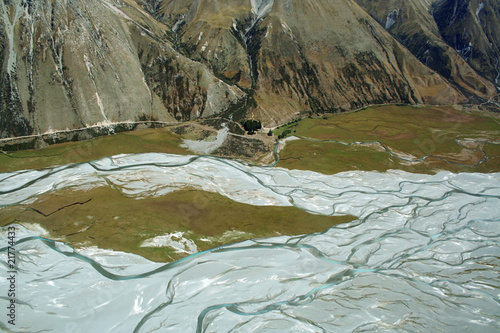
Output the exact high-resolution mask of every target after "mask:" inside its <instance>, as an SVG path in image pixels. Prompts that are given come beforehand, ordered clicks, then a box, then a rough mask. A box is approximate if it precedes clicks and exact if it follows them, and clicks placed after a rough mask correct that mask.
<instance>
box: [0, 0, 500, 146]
mask: <svg viewBox="0 0 500 333" xmlns="http://www.w3.org/2000/svg"><path fill="white" fill-rule="evenodd" d="M391 1H392V3H393V4H394V5H398V6H403V5H402V4H404V2H403V1H400V3H399V4H397V1H398V0H391ZM376 2H377V1H371V2H370V1H366V3H363V1H361V0H360V3H361V4H362V5H365V8H368V10H369V11H370V8H369V6H368V5H367V3H376ZM415 2H416V1H415ZM439 6H441V7H439ZM443 6H444V7H443ZM446 6H447V4H446V3H443V4H440V5H436V9H435V12H434V17H436V16H438V15H439V13H440V11H439V9H440V8H443V9H442V10H445V8H447V7H446ZM374 8H375V7H374ZM391 8H392V7H391ZM398 8H399V7H398ZM471 8H475V7H471ZM491 8H493V9H494V8H495V7H494V6H493V7H492V6H490V5H488V6H484V8H483V9H482V10H481V11H479V16H480V17H483V16H482V15H490V14H488V13H490V11H491V10H493V9H491ZM469 9H470V8H469ZM380 10H381V11H380V12H384V10H382V9H380ZM470 10H472V9H470ZM470 10H469V11H470ZM385 12H387V10H385ZM420 12H421V13H424V12H425V13H424V14H425V15H424V14H422V17H418V18H415V19H414V21H418V22H419V24H420V26H421V28H422V29H424V28H425V27H427V28H428V29H430V31H431V32H429V33H428V34H424V35H422V36H423V37H421V38H423V40H424V39H425V38H428V39H429V43H430V45H434V44H432V43H435V44H436V45H437V44H439V47H442V49H443V50H444V51H443V52H441V51H439V52H437V53H436V55H435V56H434V55H433V56H431V57H430V58H429V59H431V60H429V61H426V58H425V56H422V55H421V54H420V53H419V52H417V51H415V50H414V49H413V48H412V46H411V43H405V39H404V38H399V37H398V39H399V42H398V41H397V40H396V39H395V38H394V37H393V36H392V35H391V33H394V32H393V31H392V30H391V29H389V30H390V32H391V33H390V32H388V31H387V30H386V29H384V26H381V25H380V24H379V23H378V22H377V20H378V21H379V22H382V18H380V19H379V18H378V17H377V16H376V15H374V14H373V13H372V12H371V11H370V14H372V15H373V16H374V17H375V18H376V19H377V20H376V19H374V18H373V17H372V16H370V15H368V13H367V12H366V11H365V10H364V9H363V8H362V7H361V6H359V5H358V4H357V3H356V2H355V1H353V0H308V1H292V0H163V1H161V0H88V1H65V0H36V1H35V0H2V1H1V2H0V54H1V56H0V68H1V71H0V80H1V86H0V98H1V99H0V132H1V134H0V136H1V137H2V138H5V137H12V136H21V135H29V134H37V133H44V132H47V131H55V130H61V129H66V128H69V129H73V128H81V127H85V126H88V125H93V124H99V123H101V124H111V123H116V122H125V121H138V120H158V121H167V122H168V121H183V120H189V119H195V118H198V117H207V116H212V115H215V114H221V115H223V116H230V115H232V116H233V118H234V119H236V120H238V119H242V118H245V117H253V118H258V119H260V120H262V121H263V122H264V124H266V125H275V124H279V123H282V122H285V121H287V120H288V119H290V118H291V117H293V116H294V115H295V114H297V113H299V112H303V111H305V112H316V113H321V112H337V111H343V110H349V109H354V108H358V107H361V106H364V105H368V104H380V103H409V104H419V103H429V104H454V103H463V102H467V98H466V97H465V96H464V93H465V94H466V95H467V96H468V97H470V96H473V95H480V96H482V97H486V98H491V97H492V96H493V95H494V94H495V93H496V92H495V88H494V86H493V84H492V83H491V82H489V81H488V80H487V79H492V76H493V75H494V72H491V73H489V74H488V72H487V70H486V69H485V68H486V67H487V65H484V66H483V67H484V69H483V70H482V71H481V72H480V73H481V74H482V75H484V76H485V77H486V79H485V78H483V77H481V76H480V75H478V74H477V73H476V71H475V70H474V69H473V67H474V68H476V66H479V65H476V62H477V61H479V60H477V61H476V60H474V61H476V62H474V61H472V60H471V59H476V58H478V57H472V56H470V57H469V59H468V61H469V62H470V63H471V66H472V67H471V66H469V65H467V63H466V62H465V60H463V58H461V57H460V56H458V53H457V52H455V51H454V50H453V49H452V48H451V47H449V46H447V44H446V43H445V42H444V41H442V40H441V39H439V38H437V37H435V36H439V34H443V36H447V35H450V36H451V35H452V34H453V32H452V31H453V29H452V28H450V26H451V27H454V26H455V24H457V23H456V22H465V23H463V24H469V23H467V22H468V21H463V20H455V21H453V22H451V23H450V24H448V25H446V24H444V25H437V24H436V23H435V21H434V18H433V17H432V15H431V14H430V11H429V9H427V11H420ZM384 15H387V13H385V14H384ZM482 20H484V21H486V19H483V18H482ZM396 22H399V21H398V19H397V18H396ZM382 23H383V25H385V23H386V22H382ZM471 24H472V23H471ZM396 26H397V24H396V23H395V24H394V27H396ZM488 27H489V29H490V30H491V31H490V32H489V33H486V32H485V34H486V35H487V36H488V38H495V36H494V34H495V32H494V31H493V30H494V29H495V26H493V23H491V24H490V25H489V26H488ZM456 29H459V28H456ZM395 35H396V36H397V34H395ZM433 36H434V37H433ZM469 37H470V36H464V37H463V39H464V40H466V39H467V38H469ZM433 38H434V39H433ZM410 39H411V38H410ZM400 42H402V43H404V44H405V45H407V47H408V49H407V48H406V47H405V46H403V45H402V44H400ZM460 43H462V42H460ZM460 45H462V44H460ZM494 45H496V44H494ZM495 47H496V46H495ZM492 48H493V46H492ZM409 50H410V51H412V52H413V53H414V54H415V55H416V56H417V57H418V58H419V59H420V60H421V61H419V60H418V59H417V57H415V56H414V55H413V54H412V53H411V52H410V51H409ZM493 50H494V52H496V49H493ZM488 52H489V51H488ZM424 53H425V52H424ZM486 54H488V55H489V54H490V53H486ZM446 55H447V56H446ZM443 59H444V60H443ZM440 61H441V62H443V61H444V62H445V63H446V64H447V66H448V67H450V70H449V73H448V74H447V72H446V71H443V70H442V68H441V67H443V66H440V65H439V64H440ZM491 61H493V60H491V59H490V62H491ZM426 65H427V66H429V67H426ZM434 70H435V71H437V72H439V73H440V74H441V75H440V74H438V73H436V72H435V71H434ZM493 79H494V78H493ZM456 87H462V88H463V89H462V91H459V90H457V88H456Z"/></svg>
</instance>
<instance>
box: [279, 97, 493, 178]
mask: <svg viewBox="0 0 500 333" xmlns="http://www.w3.org/2000/svg"><path fill="white" fill-rule="evenodd" d="M286 130H289V132H291V134H290V135H296V136H299V137H302V138H309V139H313V140H314V141H310V140H305V139H302V140H295V141H290V142H287V144H286V147H285V148H284V149H283V150H282V151H281V153H280V156H281V160H280V162H279V164H278V166H282V167H285V168H290V169H303V170H315V171H319V172H322V173H326V174H333V173H337V172H341V171H347V170H367V171H370V170H376V171H386V170H388V169H402V170H406V171H409V172H420V173H429V172H435V171H438V170H449V171H453V172H494V171H500V159H499V157H500V145H498V144H494V143H495V142H498V141H499V140H500V124H499V121H498V117H497V118H493V117H490V116H484V115H481V114H479V113H466V112H463V111H457V110H455V109H453V108H452V107H411V106H396V105H394V106H380V107H371V108H369V109H366V110H363V111H358V112H352V113H345V114H339V115H334V116H332V117H323V118H319V119H304V120H302V121H300V122H297V123H292V124H290V125H287V126H283V127H281V128H279V129H276V130H275V131H274V134H275V135H280V134H281V133H283V132H284V131H286ZM455 139H458V140H459V141H458V142H459V143H461V144H462V145H463V146H462V145H460V144H459V143H457V142H456V141H455ZM460 139H462V141H460ZM464 139H472V140H476V141H483V142H473V141H465V140H464ZM337 141H339V142H343V143H356V142H366V143H367V144H361V145H360V144H352V145H343V144H341V143H339V142H337ZM378 142H380V143H382V144H383V146H382V145H381V144H380V143H378ZM384 146H385V148H384ZM464 146H465V147H464ZM386 149H388V150H389V151H390V152H391V153H392V154H393V155H395V156H397V157H402V158H405V159H408V160H413V161H415V160H418V159H420V158H422V157H424V156H429V157H427V158H426V159H424V160H423V161H421V162H409V161H405V160H402V159H400V158H397V157H392V156H391V155H390V154H389V153H388V152H387V151H386ZM483 152H484V153H486V159H485V160H483V158H484V154H483ZM480 162H481V163H480ZM477 163H480V164H479V165H477V166H475V167H473V165H475V164H477Z"/></svg>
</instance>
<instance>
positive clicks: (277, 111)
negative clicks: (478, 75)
mask: <svg viewBox="0 0 500 333" xmlns="http://www.w3.org/2000/svg"><path fill="white" fill-rule="evenodd" d="M139 3H141V4H143V5H144V6H145V8H147V9H148V10H149V11H150V12H151V13H152V15H154V16H155V17H156V18H158V19H159V20H160V21H161V22H163V23H165V24H166V25H167V26H169V27H171V29H172V31H174V33H175V39H176V40H177V41H178V45H179V47H180V48H181V49H182V51H183V52H184V53H185V54H186V56H188V57H191V58H193V59H196V60H198V61H201V62H203V63H205V64H207V66H208V67H210V68H212V69H213V70H214V73H216V75H218V76H219V77H221V78H223V79H224V80H227V81H228V82H231V83H233V84H236V85H238V86H239V87H241V88H242V89H244V90H246V91H247V92H249V94H251V96H252V98H254V99H255V102H256V107H255V108H254V110H253V112H252V114H253V116H254V117H258V118H260V119H263V120H264V121H265V122H267V123H270V124H276V123H279V122H280V121H281V119H283V117H290V116H292V115H293V114H294V113H296V112H297V111H301V110H311V111H315V112H332V111H342V110H349V109H353V108H357V107H361V106H363V105H367V104H378V103H412V104H415V103H457V102H463V101H465V99H464V97H463V96H462V95H461V94H460V93H458V92H457V91H455V90H454V89H453V88H452V87H451V86H450V85H449V84H448V82H446V80H443V79H442V78H441V77H440V76H439V75H437V74H436V73H434V72H433V71H432V70H429V69H428V68H426V67H425V66H424V65H423V64H421V63H420V62H419V61H418V60H417V59H416V58H415V57H414V56H413V55H412V54H411V53H410V52H408V51H407V50H406V49H405V48H404V47H403V46H401V45H400V44H399V43H398V42H396V41H395V40H394V39H393V38H392V37H391V36H390V35H389V34H388V33H387V32H386V31H385V30H384V29H383V28H381V27H380V26H379V25H378V24H377V22H375V20H373V19H372V18H371V17H370V16H369V15H367V14H366V13H365V12H364V11H363V10H362V8H360V7H359V6H358V5H357V4H356V3H354V2H352V1H345V0H342V1H340V0H315V1H300V2H294V1H287V0H276V1H269V0H267V1H266V0H264V1H234V2H233V1H229V0H217V1H207V0H198V1H192V0H171V1H163V2H158V1H139ZM210 4H212V7H211V6H210ZM210 8H211V9H210ZM217 8H224V9H225V10H223V11H219V10H217Z"/></svg>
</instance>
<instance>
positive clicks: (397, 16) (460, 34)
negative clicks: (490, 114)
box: [357, 0, 500, 99]
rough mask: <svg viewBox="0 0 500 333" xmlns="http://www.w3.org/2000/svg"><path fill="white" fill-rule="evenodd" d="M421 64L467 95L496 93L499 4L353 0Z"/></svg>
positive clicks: (451, 0)
mask: <svg viewBox="0 0 500 333" xmlns="http://www.w3.org/2000/svg"><path fill="white" fill-rule="evenodd" d="M357 2H358V3H359V4H360V5H361V6H362V7H363V8H364V9H366V11H367V12H368V13H369V14H370V15H372V16H373V17H374V18H375V19H376V20H377V21H378V22H379V23H380V24H381V25H382V26H384V27H385V28H386V29H387V30H388V31H389V32H390V33H391V34H393V36H395V37H396V39H397V40H398V41H399V42H401V43H402V44H403V45H405V46H406V47H407V48H408V49H409V50H410V51H411V52H412V53H413V54H414V55H415V56H416V57H417V58H418V59H419V60H420V61H421V62H422V63H424V64H425V65H426V66H428V67H429V68H431V69H433V70H435V71H436V72H438V73H439V74H441V75H442V76H443V77H445V78H446V79H448V80H449V81H450V82H452V83H454V84H456V85H457V86H458V87H460V89H461V90H462V91H463V92H464V93H466V94H467V95H468V96H471V94H472V95H478V96H480V97H483V98H486V99H490V98H493V97H494V96H495V95H496V94H497V93H498V91H497V89H495V85H496V86H497V87H499V86H500V82H499V81H498V79H499V77H498V75H499V73H500V72H499V70H498V66H497V63H498V61H499V57H500V52H499V47H500V44H499V43H500V23H499V22H500V3H499V2H497V1H483V0H472V1H471V0H438V1H436V0H431V1H417V0H388V1H382V0H357Z"/></svg>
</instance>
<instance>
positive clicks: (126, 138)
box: [0, 128, 190, 172]
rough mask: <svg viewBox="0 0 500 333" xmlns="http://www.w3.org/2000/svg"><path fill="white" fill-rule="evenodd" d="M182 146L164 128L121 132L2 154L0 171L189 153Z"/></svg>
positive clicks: (175, 136) (177, 138) (174, 136)
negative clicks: (115, 157) (124, 156)
mask: <svg viewBox="0 0 500 333" xmlns="http://www.w3.org/2000/svg"><path fill="white" fill-rule="evenodd" d="M181 143H182V139H181V137H180V136H178V135H176V134H174V133H172V132H170V131H169V130H168V129H166V128H158V129H150V128H148V129H143V130H138V131H132V132H123V133H118V134H115V135H112V136H104V137H98V138H95V139H93V140H88V141H80V142H67V143H61V144H55V145H52V146H49V147H46V148H44V149H40V150H32V149H30V150H21V151H15V152H5V153H3V154H0V172H9V171H15V170H23V169H40V168H45V167H48V166H53V165H65V164H71V163H82V162H90V161H95V160H98V159H100V158H103V157H107V156H112V155H116V154H133V153H151V152H157V153H170V154H189V153H190V152H189V151H188V150H187V149H185V148H181V147H180V144H181Z"/></svg>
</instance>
